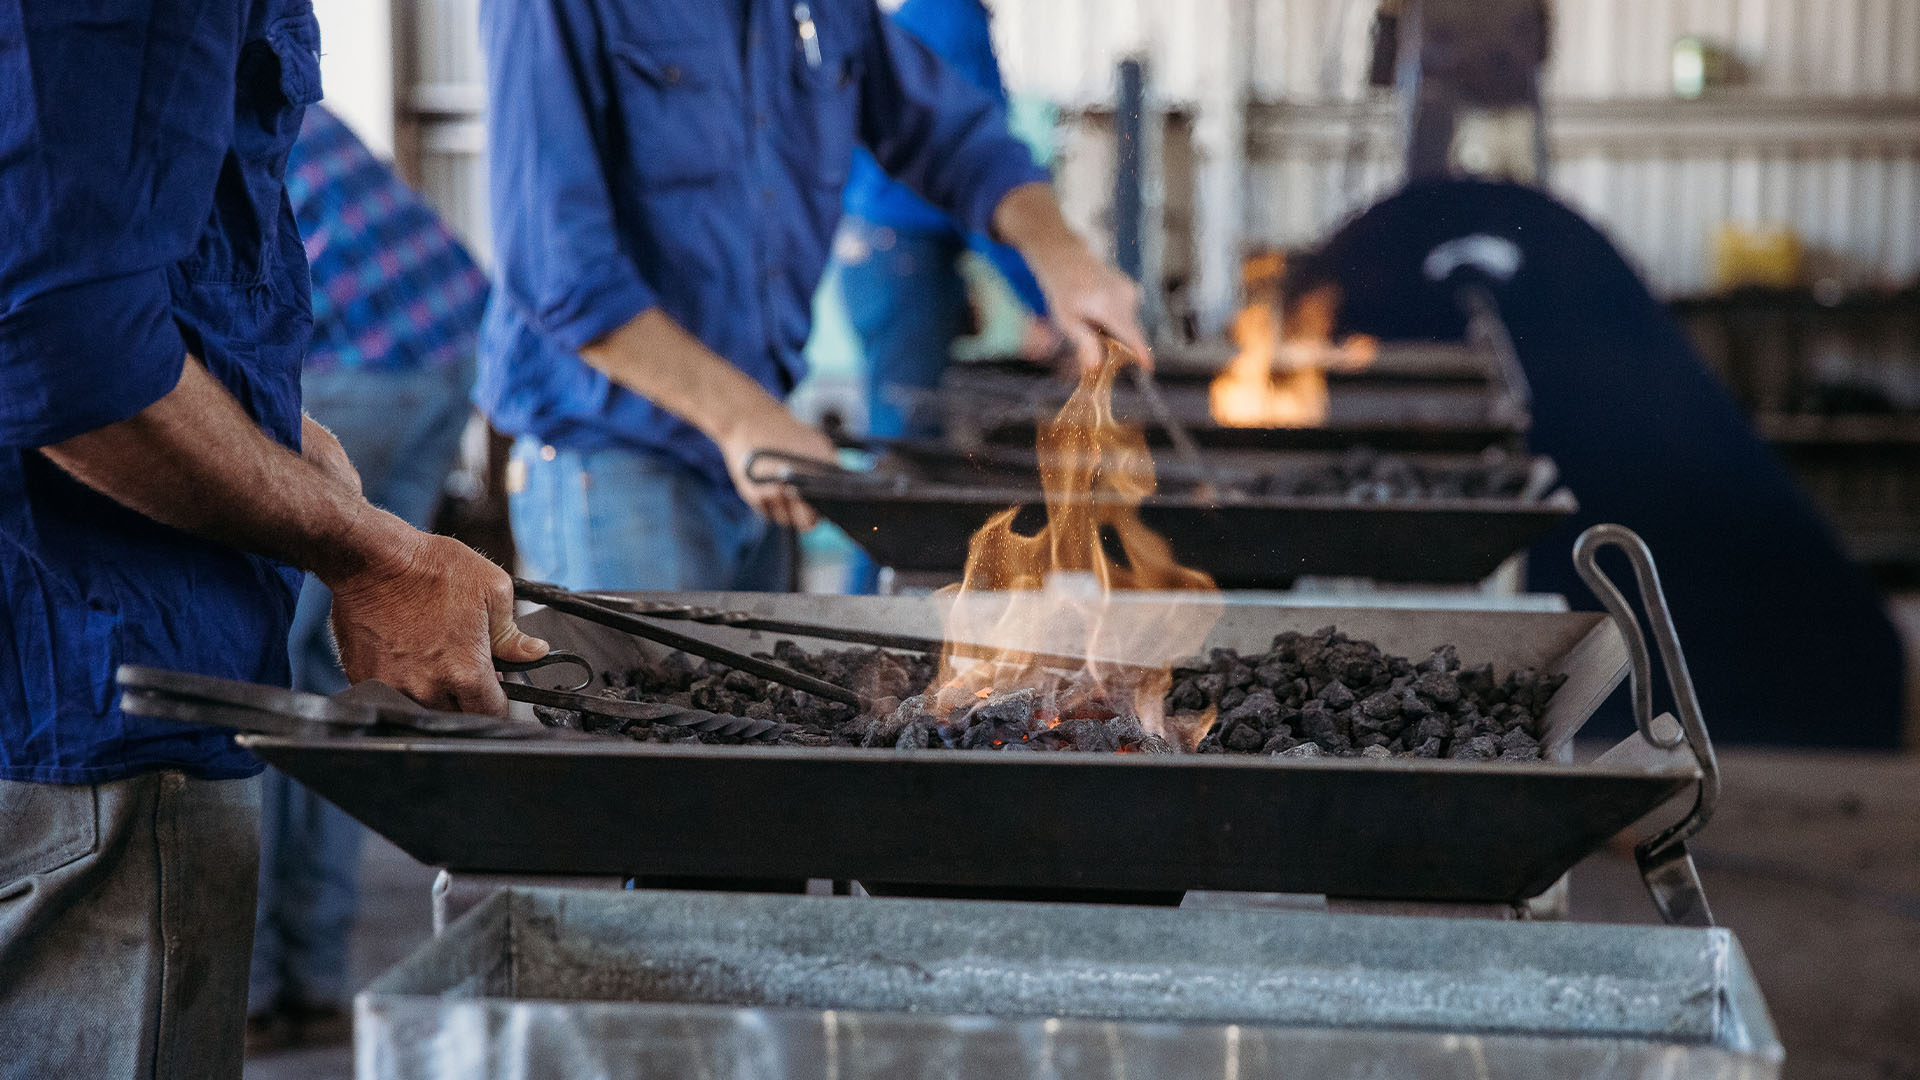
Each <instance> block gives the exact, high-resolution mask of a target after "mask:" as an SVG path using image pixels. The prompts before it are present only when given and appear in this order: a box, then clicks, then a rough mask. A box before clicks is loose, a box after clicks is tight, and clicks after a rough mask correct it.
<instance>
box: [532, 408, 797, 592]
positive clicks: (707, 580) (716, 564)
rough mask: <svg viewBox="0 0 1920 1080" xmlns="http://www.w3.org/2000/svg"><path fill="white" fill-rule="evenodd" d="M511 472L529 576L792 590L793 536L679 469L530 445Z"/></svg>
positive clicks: (621, 453)
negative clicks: (790, 537)
mask: <svg viewBox="0 0 1920 1080" xmlns="http://www.w3.org/2000/svg"><path fill="white" fill-rule="evenodd" d="M511 470H512V471H511V473H510V474H509V475H510V477H511V479H510V481H509V484H508V488H509V491H510V494H509V498H508V504H507V508H508V513H509V514H510V516H511V517H512V519H513V543H514V547H515V548H516V549H517V550H518V551H519V553H520V563H521V571H522V573H524V574H525V575H526V576H527V577H530V578H533V579H535V580H539V581H550V582H553V583H555V584H557V585H563V586H565V587H567V588H569V589H734V590H741V591H747V592H784V591H786V590H787V589H789V588H791V583H792V580H793V560H792V555H791V541H790V539H789V535H788V533H787V532H786V531H785V530H783V529H779V528H776V527H774V526H773V525H771V524H769V523H768V522H767V521H766V520H765V519H764V518H762V517H760V516H759V515H758V514H755V513H754V512H753V511H752V510H751V509H750V508H748V506H747V504H746V503H744V502H741V501H740V498H739V496H738V495H736V494H734V492H733V489H732V488H729V487H721V486H719V485H717V484H715V483H714V482H713V481H712V480H711V479H709V478H708V477H707V476H706V474H704V473H701V472H699V471H697V470H695V469H693V468H690V467H688V466H686V465H684V464H681V463H680V462H678V461H675V460H673V459H670V458H666V457H661V456H658V455H654V454H648V453H643V452H640V451H635V450H593V451H577V450H562V449H559V448H557V447H550V446H543V445H541V443H540V442H539V441H537V440H534V439H526V438H522V439H520V440H518V441H516V442H515V443H514V445H513V461H512V465H511Z"/></svg>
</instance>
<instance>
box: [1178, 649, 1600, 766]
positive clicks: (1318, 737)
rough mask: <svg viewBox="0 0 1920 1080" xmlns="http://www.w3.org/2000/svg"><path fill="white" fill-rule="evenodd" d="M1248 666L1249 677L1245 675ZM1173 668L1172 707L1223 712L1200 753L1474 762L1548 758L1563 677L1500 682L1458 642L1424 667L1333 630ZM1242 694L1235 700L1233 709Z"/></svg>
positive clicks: (1519, 674)
mask: <svg viewBox="0 0 1920 1080" xmlns="http://www.w3.org/2000/svg"><path fill="white" fill-rule="evenodd" d="M1249 668H1251V670H1252V678H1251V680H1250V681H1248V680H1246V679H1244V678H1243V676H1242V674H1241V673H1242V672H1246V671H1248V669H1249ZM1173 675H1174V681H1173V687H1172V689H1171V690H1169V691H1168V694H1167V700H1168V704H1169V707H1170V708H1174V709H1178V710H1182V711H1187V712H1198V711H1201V710H1204V709H1205V708H1206V707H1207V706H1208V705H1213V706H1215V707H1216V708H1219V709H1220V710H1221V711H1220V714H1219V722H1218V724H1217V726H1216V727H1215V729H1214V730H1213V731H1212V732H1210V733H1209V734H1208V735H1207V737H1206V738H1204V739H1202V740H1201V741H1200V745H1199V747H1198V749H1199V751H1200V752H1201V753H1203V754H1204V753H1226V752H1247V751H1249V750H1256V751H1257V752H1261V753H1268V754H1280V755H1283V756H1287V757H1300V756H1306V754H1308V753H1312V754H1315V755H1327V756H1336V757H1356V756H1361V757H1371V758H1379V757H1424V758H1436V757H1451V758H1460V759H1466V760H1476V761H1493V760H1499V761H1537V760H1539V758H1540V718H1541V717H1542V716H1543V715H1544V714H1545V712H1546V707H1547V702H1548V701H1549V700H1550V699H1551V698H1552V697H1553V694H1554V691H1556V690H1558V689H1559V688H1560V684H1561V683H1562V682H1565V681H1566V677H1565V676H1561V675H1545V674H1542V673H1540V672H1537V671H1534V670H1532V669H1523V670H1520V671H1513V672H1509V673H1507V675H1506V676H1505V677H1504V678H1496V677H1495V676H1494V673H1493V668H1492V666H1491V665H1487V664H1482V665H1480V666H1478V667H1472V668H1463V667H1462V666H1461V663H1460V657H1459V655H1458V654H1457V653H1456V652H1455V650H1454V648H1453V646H1451V645H1443V646H1441V647H1440V648H1437V649H1435V650H1433V652H1431V653H1430V654H1428V655H1427V656H1426V657H1425V658H1424V659H1422V660H1420V661H1419V662H1417V663H1416V662H1414V661H1412V660H1410V659H1408V658H1406V657H1401V656H1389V655H1387V654H1386V653H1384V652H1382V651H1380V648H1379V647H1378V646H1376V645H1374V644H1373V643H1372V642H1368V641H1355V640H1353V639H1352V638H1349V637H1347V636H1346V635H1345V634H1342V633H1340V632H1339V631H1338V630H1336V629H1334V628H1333V627H1330V626H1329V627H1326V628H1325V629H1322V630H1319V631H1317V632H1315V633H1312V634H1296V633H1286V634H1281V635H1279V636H1278V637H1276V638H1274V639H1273V644H1272V646H1271V647H1270V648H1269V649H1268V650H1267V652H1266V653H1264V654H1262V655H1260V656H1257V657H1242V656H1241V655H1239V654H1238V653H1236V652H1234V651H1233V650H1231V649H1215V650H1214V651H1213V652H1212V653H1210V654H1209V655H1208V656H1207V657H1206V658H1205V659H1204V660H1198V659H1196V660H1193V661H1190V662H1188V663H1186V664H1184V665H1182V666H1180V667H1177V668H1175V669H1174V673H1173ZM1236 690H1238V691H1242V695H1241V697H1240V698H1238V699H1237V704H1236V705H1235V706H1234V707H1233V708H1232V709H1227V708H1224V705H1225V703H1226V702H1227V701H1229V700H1236V699H1233V698H1231V697H1230V695H1231V694H1233V692H1234V691H1236ZM1306 746H1312V747H1314V748H1315V749H1314V750H1313V751H1304V750H1303V749H1302V748H1303V747H1306Z"/></svg>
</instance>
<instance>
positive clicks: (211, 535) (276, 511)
mask: <svg viewBox="0 0 1920 1080" xmlns="http://www.w3.org/2000/svg"><path fill="white" fill-rule="evenodd" d="M41 452H42V453H44V454H45V455H46V456H47V458H48V459H50V460H51V461H53V462H54V464H56V465H58V466H60V467H61V468H62V469H65V470H66V471H67V472H68V473H70V474H72V475H73V476H74V477H75V478H77V479H78V480H80V482H81V483H84V484H86V485H87V486H88V487H91V488H93V489H94V490H96V491H99V492H101V493H102V494H104V495H106V496H108V497H109V498H112V499H114V500H115V501H116V502H119V503H121V504H123V505H125V506H128V507H131V508H133V509H135V510H138V511H139V512H140V513H142V514H145V515H146V516H148V517H150V518H153V519H154V520H155V521H158V522H160V523H162V524H164V525H171V526H173V527H175V528H178V529H183V530H185V531H187V532H191V533H194V534H196V535H198V536H203V537H206V538H208V539H211V540H217V541H220V542H221V543H225V544H229V545H231V546H233V547H237V548H241V549H244V550H247V551H252V552H255V553H257V554H261V555H267V556H270V557H272V558H276V559H280V560H282V561H284V562H288V563H291V564H293V565H295V566H298V567H300V568H302V569H305V570H310V571H312V572H314V573H315V574H317V575H319V576H320V577H321V578H322V579H332V578H337V577H341V576H345V575H348V574H352V573H357V572H360V571H363V570H366V569H369V568H370V567H371V566H372V564H373V563H375V562H377V561H380V560H385V559H391V558H394V557H396V556H398V555H399V553H400V549H401V548H402V547H403V546H404V543H405V541H406V539H407V534H409V533H411V532H412V530H410V529H408V528H407V526H406V525H405V523H403V522H401V521H400V519H398V518H396V517H394V516H392V515H391V514H387V513H384V512H383V511H380V510H377V509H375V508H374V507H373V506H372V505H370V504H369V503H368V502H367V501H366V500H365V499H364V498H361V497H360V495H359V493H358V492H357V491H354V490H352V489H351V488H349V487H348V486H347V485H346V484H345V483H344V482H342V481H341V480H339V479H337V478H335V477H331V476H329V475H327V474H326V473H324V472H322V471H321V470H320V469H319V468H316V467H315V466H314V465H313V464H312V463H310V462H308V461H305V460H303V459H302V458H301V457H300V456H299V455H297V454H295V453H294V452H293V451H291V450H288V449H287V448H286V447H284V446H281V445H280V444H278V443H276V442H274V441H273V440H272V439H269V438H268V437H267V436H266V435H265V434H263V433H262V432H261V431H260V428H259V426H258V425H257V424H255V423H254V422H253V419H252V418H251V417H249V416H248V415H247V414H246V412H245V411H244V410H243V409H242V408H241V407H240V403H239V402H238V401H235V400H234V398H233V395H232V394H230V393H228V392H227V390H226V388H225V387H223V386H221V385H220V383H219V382H218V381H216V380H215V379H214V378H213V376H211V375H209V374H208V373H207V370H206V369H205V368H204V367H202V366H201V365H200V363H199V362H198V361H197V360H194V359H192V358H191V357H189V358H188V360H187V364H186V367H185V368H184V369H183V370H182V372H181V376H180V382H179V383H178V385H176V386H175V387H174V389H173V390H172V392H170V393H168V394H167V395H166V396H165V397H163V398H161V399H160V400H159V401H157V402H155V403H153V404H152V405H150V406H148V407H147V408H146V409H144V410H142V411H141V412H140V413H138V414H137V415H135V416H132V417H130V418H128V419H126V420H122V421H120V422H119V423H115V424H109V425H107V426H106V427H103V428H99V429H97V430H94V431H90V432H87V433H86V434H84V435H77V436H74V437H73V438H71V439H67V440H66V441H64V442H60V443H56V444H54V445H52V446H47V447H43V448H42V450H41Z"/></svg>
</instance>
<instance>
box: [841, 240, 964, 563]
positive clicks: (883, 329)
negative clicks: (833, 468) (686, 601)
mask: <svg viewBox="0 0 1920 1080" xmlns="http://www.w3.org/2000/svg"><path fill="white" fill-rule="evenodd" d="M841 227H842V228H843V229H847V230H849V231H850V232H852V233H853V234H854V235H856V236H857V237H858V239H859V241H860V242H859V243H858V244H856V245H854V246H855V247H856V248H857V249H858V250H860V251H862V252H863V253H864V254H863V255H862V257H860V258H859V259H856V260H845V261H842V262H841V263H840V290H841V293H842V295H843V296H844V297H845V302H846V306H847V318H848V321H850V322H851V323H852V324H853V331H854V334H855V336H856V337H858V338H859V339H860V349H861V352H862V353H863V354H865V356H866V379H867V434H868V435H870V436H872V437H874V438H876V439H893V438H901V437H910V438H916V439H924V438H933V437H935V436H937V435H939V433H940V431H939V418H938V417H937V416H936V415H934V414H932V413H931V412H929V411H928V409H927V403H926V401H925V396H924V395H923V394H917V393H915V391H933V390H935V389H937V388H938V387H939V385H940V375H941V373H942V372H944V371H945V370H946V368H947V358H948V356H949V354H950V353H951V352H952V351H953V343H954V340H955V339H956V338H959V337H961V336H963V335H964V334H966V332H967V324H968V322H969V319H970V314H969V311H968V307H967V304H968V300H967V283H966V281H965V280H964V279H963V278H961V276H960V269H959V259H960V256H961V254H962V253H963V252H965V251H966V245H965V244H964V243H962V242H961V241H960V239H959V238H958V237H955V236H948V235H940V234H934V233H916V232H902V231H899V230H895V229H889V228H883V227H880V226H876V225H873V224H871V223H869V222H866V221H862V220H860V219H858V218H848V219H847V220H846V221H845V222H844V223H842V225H841ZM916 398H917V399H919V400H918V401H916V402H913V404H915V405H916V406H917V407H916V408H913V409H909V408H908V407H907V406H908V404H909V402H910V400H911V399H916ZM848 576H849V581H848V585H847V591H849V592H854V593H870V592H872V591H873V590H874V582H875V578H876V577H877V576H878V573H877V568H876V567H875V566H874V564H873V560H872V559H870V558H868V557H867V554H866V552H864V551H861V552H856V553H855V554H854V560H853V565H852V568H851V570H850V572H849V575H848Z"/></svg>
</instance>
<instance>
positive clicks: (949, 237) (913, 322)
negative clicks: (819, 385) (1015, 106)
mask: <svg viewBox="0 0 1920 1080" xmlns="http://www.w3.org/2000/svg"><path fill="white" fill-rule="evenodd" d="M892 17H893V22H894V25H896V26H898V27H900V28H901V29H903V30H905V31H906V32H907V33H909V34H912V35H913V36H914V37H915V38H917V39H919V41H920V42H921V44H923V45H925V46H926V47H927V48H929V49H931V50H932V51H933V52H934V53H935V54H936V55H938V56H939V57H940V58H941V59H942V60H945V61H946V62H947V63H948V64H949V65H951V66H952V67H953V69H954V70H955V71H956V72H958V73H959V74H960V75H961V76H962V77H963V78H965V79H966V80H967V81H968V82H970V83H972V84H973V85H974V86H977V87H979V88H980V89H982V90H984V91H986V92H987V93H988V94H989V95H991V96H992V98H993V99H994V101H996V102H998V103H999V104H1000V106H1001V107H1002V108H1005V107H1006V105H1007V91H1006V87H1005V86H1004V85H1003V84H1002V83H1001V81H1000V64H999V61H998V60H997V59H996V58H995V57H994V54H993V35H992V28H991V18H992V16H991V13H990V12H989V11H988V10H987V7H986V5H985V4H984V3H982V2H981V0H907V2H906V3H904V4H901V5H900V7H899V9H898V10H896V11H895V12H894V13H893V16H892ZM843 205H844V208H845V210H846V215H847V216H846V219H845V220H844V221H842V222H841V225H840V233H839V236H838V237H837V238H836V240H835V242H834V269H836V270H837V271H838V272H839V281H840V294H841V298H842V301H843V303H844V304H845V307H846V314H847V321H848V323H849V324H850V326H851V327H852V329H853V334H854V338H855V340H856V342H857V343H858V346H859V348H860V352H861V355H862V357H863V359H864V360H865V368H864V378H865V403H866V416H867V425H866V431H867V436H868V437H869V438H873V439H901V438H906V439H930V438H935V437H937V436H938V435H939V434H940V431H939V415H938V410H936V409H934V408H932V407H931V406H932V395H933V393H934V392H935V391H936V390H937V389H938V388H939V386H940V375H941V373H942V372H943V371H945V370H946V367H947V363H948V362H949V361H950V360H951V359H952V356H953V345H954V342H955V341H957V340H959V339H960V338H962V337H966V336H968V335H970V334H972V333H974V332H975V331H976V330H977V329H978V322H979V319H978V313H977V312H976V311H975V309H974V305H973V300H972V298H971V297H970V296H969V292H968V285H967V279H966V277H965V275H964V274H963V273H962V271H961V258H962V256H964V255H965V254H966V253H967V252H968V251H973V252H977V253H978V254H979V255H981V256H982V257H984V258H985V259H986V260H987V261H988V262H989V263H990V264H991V265H992V267H993V268H994V269H995V270H996V271H998V272H999V273H1000V275H1001V276H1002V277H1004V278H1005V279H1006V282H1007V284H1008V286H1009V287H1011V289H1012V291H1013V294H1014V296H1016V297H1017V298H1018V299H1019V301H1020V303H1021V305H1022V306H1023V307H1024V308H1025V309H1026V311H1027V312H1028V313H1030V314H1031V315H1032V316H1035V317H1036V318H1032V319H1029V320H1028V321H1027V329H1028V333H1027V335H1026V340H1025V342H1023V347H1024V348H1025V349H1026V350H1027V351H1032V352H1037V353H1040V354H1042V355H1044V354H1045V353H1046V352H1047V351H1049V348H1050V347H1051V346H1054V345H1057V344H1058V339H1057V337H1055V336H1054V335H1053V334H1052V333H1051V331H1049V330H1047V329H1046V326H1045V324H1044V323H1043V322H1041V321H1039V318H1038V317H1041V316H1045V315H1046V310H1047V308H1046V300H1045V299H1044V298H1043V297H1042V296H1041V294H1040V284H1039V282H1037V281H1035V280H1034V278H1033V273H1032V272H1031V271H1029V270H1028V269H1027V264H1026V263H1025V262H1024V261H1022V260H1021V258H1020V254H1019V252H1016V251H1014V250H1013V249H1012V248H1010V247H1008V246H1007V245H1005V244H1000V243H995V242H994V241H993V240H992V239H991V238H990V237H987V236H985V235H982V234H981V233H978V232H970V231H968V230H967V229H966V227H965V226H963V225H961V224H960V223H959V222H957V221H955V220H954V218H953V216H952V215H951V214H948V213H947V212H946V211H944V210H941V209H940V208H939V207H936V206H934V205H933V204H932V203H929V202H928V201H927V200H925V199H923V198H921V197H920V196H919V194H918V193H916V192H915V191H914V190H913V189H912V188H910V187H908V186H907V185H905V184H903V183H901V182H899V181H898V180H895V179H893V178H892V177H890V176H888V175H887V173H886V170H884V169H882V168H881V167H880V163H879V162H877V161H875V160H874V158H873V154H872V153H871V152H869V151H868V150H867V149H866V148H865V147H860V148H857V149H856V150H855V151H854V161H853V173H852V176H851V178H850V179H849V180H848V181H847V188H846V193H845V196H844V198H843ZM877 577H878V568H877V567H875V565H874V564H873V560H871V559H869V558H867V556H866V554H865V553H864V552H860V551H857V550H856V551H855V552H854V553H853V558H852V564H851V570H850V574H849V581H848V591H849V592H855V593H870V592H873V591H874V588H875V583H876V580H877Z"/></svg>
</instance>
